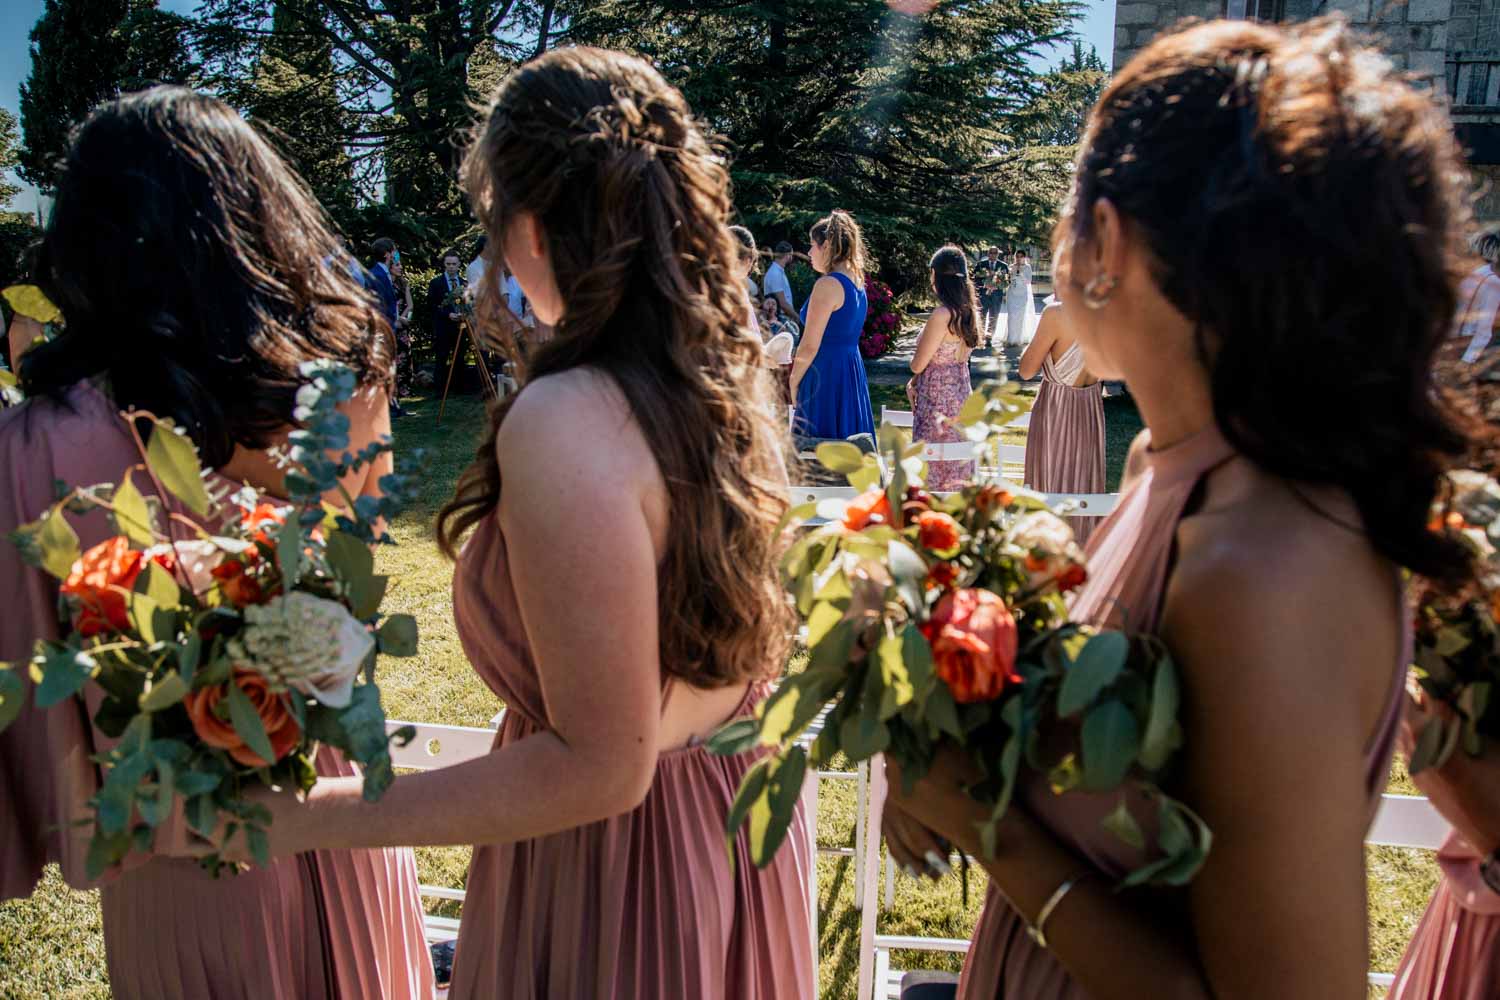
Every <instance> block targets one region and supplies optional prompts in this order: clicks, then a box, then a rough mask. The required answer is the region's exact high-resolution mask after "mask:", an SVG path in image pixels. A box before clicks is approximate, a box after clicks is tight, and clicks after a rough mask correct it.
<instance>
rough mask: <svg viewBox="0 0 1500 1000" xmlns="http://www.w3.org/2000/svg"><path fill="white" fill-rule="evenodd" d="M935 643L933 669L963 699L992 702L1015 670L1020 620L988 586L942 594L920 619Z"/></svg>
mask: <svg viewBox="0 0 1500 1000" xmlns="http://www.w3.org/2000/svg"><path fill="white" fill-rule="evenodd" d="M922 634H923V635H924V636H926V637H927V642H928V644H929V645H930V646H931V647H932V665H933V670H934V671H935V672H936V673H937V675H938V676H939V677H941V678H942V679H943V681H944V683H946V684H947V685H948V688H949V690H951V691H952V692H953V700H954V701H956V702H958V703H960V704H970V703H973V702H981V701H993V700H994V699H996V698H998V697H999V696H1000V692H1001V691H1003V690H1004V689H1005V685H1006V684H1015V683H1019V682H1020V680H1021V677H1020V675H1019V674H1017V673H1016V649H1017V645H1018V638H1017V635H1016V620H1015V619H1014V618H1012V617H1011V614H1010V609H1009V608H1007V607H1006V606H1005V602H1004V601H1002V600H1000V598H999V597H997V596H995V595H994V594H992V593H990V592H989V591H988V590H955V591H953V592H952V593H949V594H944V595H943V597H942V599H941V600H939V601H938V603H937V607H935V608H933V610H932V617H931V618H930V619H928V620H927V621H926V622H924V623H923V624H922Z"/></svg>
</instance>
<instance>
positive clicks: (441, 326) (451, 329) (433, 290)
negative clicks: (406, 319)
mask: <svg viewBox="0 0 1500 1000" xmlns="http://www.w3.org/2000/svg"><path fill="white" fill-rule="evenodd" d="M453 280H454V281H455V282H457V283H458V287H459V289H460V290H462V289H463V288H464V287H465V286H464V276H463V275H461V274H460V275H459V276H458V277H456V278H454V279H453ZM447 298H448V276H447V275H446V274H439V275H438V276H437V277H436V278H433V279H432V282H431V284H429V285H428V286H427V308H428V309H429V310H431V312H432V332H433V335H434V336H435V338H436V339H437V342H438V343H439V344H446V343H452V341H453V338H454V337H457V336H458V324H457V323H456V322H454V321H453V320H451V319H449V318H448V313H449V309H448V307H447V306H445V305H443V301H444V300H445V299H447Z"/></svg>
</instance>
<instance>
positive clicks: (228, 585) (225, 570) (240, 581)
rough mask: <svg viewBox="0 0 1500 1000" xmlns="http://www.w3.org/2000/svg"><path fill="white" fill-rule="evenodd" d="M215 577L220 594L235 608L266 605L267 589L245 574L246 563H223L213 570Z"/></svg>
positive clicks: (234, 561) (232, 561)
mask: <svg viewBox="0 0 1500 1000" xmlns="http://www.w3.org/2000/svg"><path fill="white" fill-rule="evenodd" d="M250 551H251V552H254V551H255V550H254V549H251V550H250ZM213 577H214V579H215V580H218V581H219V593H221V594H223V595H224V599H225V600H226V601H228V602H229V603H230V604H232V605H234V606H235V607H237V608H244V607H248V606H250V605H252V604H263V603H265V600H266V592H265V588H263V587H262V586H261V585H260V581H259V580H257V579H255V577H253V576H251V575H250V574H248V573H246V572H245V564H244V563H242V562H238V561H236V560H232V559H231V560H228V561H226V562H221V563H219V565H217V566H215V567H214V568H213Z"/></svg>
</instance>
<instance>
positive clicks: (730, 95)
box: [569, 0, 1080, 292]
mask: <svg viewBox="0 0 1500 1000" xmlns="http://www.w3.org/2000/svg"><path fill="white" fill-rule="evenodd" d="M569 10H570V13H571V15H572V20H571V22H570V28H569V37H570V38H571V39H573V40H576V41H579V42H587V43H591V44H603V45H607V46H611V47H617V48H626V49H632V50H635V51H639V52H640V53H642V54H643V55H645V56H647V57H648V58H650V59H652V60H653V61H654V62H655V63H656V64H657V66H658V67H659V68H660V69H661V70H662V71H663V72H665V73H666V74H667V76H668V77H669V78H670V79H671V80H672V81H673V82H674V83H676V84H677V85H678V86H679V87H681V88H682V90H683V92H684V94H685V95H686V97H687V99H688V101H689V103H690V104H691V105H692V106H693V108H694V110H695V111H696V112H697V113H698V114H699V115H700V116H701V117H702V118H703V119H705V121H706V122H707V124H708V125H709V126H710V127H711V128H712V129H714V130H715V131H717V132H718V133H720V134H721V135H723V136H725V137H726V138H727V139H728V140H729V142H730V144H731V147H732V149H731V152H732V156H733V168H732V170H733V176H734V184H735V198H736V202H737V204H738V206H739V208H740V211H741V214H742V216H743V221H744V222H745V223H746V224H747V225H749V226H750V227H751V228H752V229H753V230H755V232H756V235H757V236H758V237H759V239H760V240H761V242H762V243H764V244H771V243H773V242H774V241H775V240H777V239H782V238H786V239H790V240H792V241H794V242H796V243H798V244H801V243H802V242H804V241H805V239H806V231H807V227H808V226H809V225H810V224H811V223H812V222H813V221H814V220H815V219H816V218H817V217H818V216H819V215H821V214H823V213H825V212H827V211H828V210H829V209H832V208H845V209H848V210H849V211H851V212H853V213H854V214H855V216H856V217H858V218H859V219H860V221H861V223H862V224H863V225H864V227H865V229H866V232H867V235H868V236H869V239H870V242H871V246H872V250H873V251H874V254H875V257H876V258H877V260H878V262H879V264H880V266H881V277H882V278H884V279H885V280H887V281H888V282H889V283H890V284H891V285H892V286H893V287H894V288H896V290H897V291H898V292H899V291H903V290H905V289H906V288H907V287H908V286H910V285H911V284H912V283H913V282H915V281H917V280H918V279H919V278H920V276H921V271H922V268H923V265H925V263H926V258H927V256H928V255H929V254H930V253H931V252H932V251H933V249H935V248H936V247H938V246H940V245H941V244H943V243H944V242H948V241H955V242H958V243H960V244H961V245H968V246H971V247H976V246H978V245H980V244H982V243H986V242H993V241H995V240H996V239H998V238H1001V237H1002V236H1004V237H1005V238H1006V239H1007V241H1010V240H1015V239H1018V238H1021V237H1025V238H1028V239H1030V240H1032V241H1038V242H1039V241H1040V238H1041V237H1042V236H1043V234H1044V233H1045V230H1046V227H1047V225H1048V223H1049V221H1050V218H1051V214H1052V212H1053V210H1054V207H1055V205H1056V204H1057V202H1058V201H1059V199H1060V195H1061V194H1062V192H1063V190H1064V187H1063V185H1064V184H1065V182H1066V158H1065V157H1064V158H1063V159H1062V160H1061V162H1058V161H1056V160H1055V159H1054V158H1050V157H1048V156H1045V155H1042V156H1038V155H1034V154H1033V153H1032V152H1030V151H1029V150H1028V148H1027V146H1028V143H1027V139H1026V135H1027V130H1028V129H1031V128H1034V122H1035V120H1036V112H1035V110H1034V108H1033V104H1034V102H1035V100H1036V98H1037V97H1038V96H1039V94H1040V93H1041V86H1040V81H1039V80H1038V77H1037V75H1036V73H1035V72H1034V70H1033V69H1032V68H1031V64H1032V60H1033V58H1034V57H1035V56H1036V55H1037V54H1038V53H1039V52H1040V51H1041V50H1042V49H1043V47H1044V46H1046V45H1047V44H1049V43H1051V42H1054V41H1057V40H1060V39H1062V38H1063V37H1064V36H1065V35H1066V33H1067V32H1068V30H1069V27H1070V25H1071V23H1072V21H1073V19H1074V18H1075V17H1076V16H1077V14H1078V11H1079V10H1080V6H1079V5H1077V4H1075V3H1072V2H1071V0H1035V2H1029V3H1025V4H1021V3H1017V2H1015V0H986V2H980V3H966V2H964V3H961V2H955V0H944V2H940V3H938V4H937V6H936V9H935V10H934V11H932V12H931V13H930V14H927V15H926V16H922V17H913V16H911V15H908V14H905V13H901V12H898V11H895V10H892V9H891V8H890V7H889V6H887V5H886V4H882V3H870V2H866V0H803V2H800V3H795V4H761V3H751V2H745V3H722V4H715V5H713V6H712V7H709V8H705V7H704V5H703V4H701V3H695V2H691V0H669V2H656V0H651V2H646V0H606V2H602V3H588V4H582V3H580V4H574V5H570V7H569Z"/></svg>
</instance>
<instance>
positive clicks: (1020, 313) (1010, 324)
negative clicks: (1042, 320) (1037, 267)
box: [1005, 250, 1036, 347]
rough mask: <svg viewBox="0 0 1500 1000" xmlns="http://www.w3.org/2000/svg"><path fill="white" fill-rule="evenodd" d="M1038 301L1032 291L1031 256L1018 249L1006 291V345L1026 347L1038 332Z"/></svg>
mask: <svg viewBox="0 0 1500 1000" xmlns="http://www.w3.org/2000/svg"><path fill="white" fill-rule="evenodd" d="M1035 328H1036V301H1035V299H1034V298H1033V296H1032V292H1031V256H1030V255H1029V254H1028V253H1027V252H1026V251H1025V250H1017V251H1016V256H1015V259H1014V260H1013V261H1012V263H1011V269H1010V287H1009V288H1008V289H1006V292H1005V346H1006V347H1025V346H1026V345H1027V344H1029V343H1031V335H1032V334H1033V333H1034V332H1036V331H1035Z"/></svg>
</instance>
